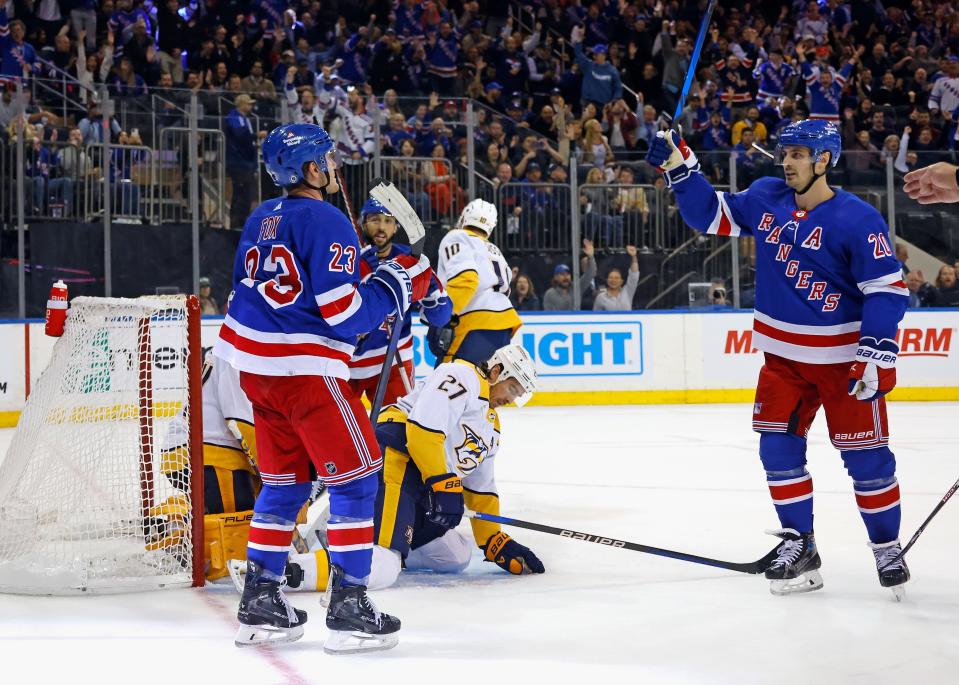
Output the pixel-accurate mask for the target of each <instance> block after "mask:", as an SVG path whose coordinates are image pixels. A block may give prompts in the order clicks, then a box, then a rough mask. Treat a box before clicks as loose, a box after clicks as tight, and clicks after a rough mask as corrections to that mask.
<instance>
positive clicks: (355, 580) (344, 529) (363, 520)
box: [326, 473, 379, 585]
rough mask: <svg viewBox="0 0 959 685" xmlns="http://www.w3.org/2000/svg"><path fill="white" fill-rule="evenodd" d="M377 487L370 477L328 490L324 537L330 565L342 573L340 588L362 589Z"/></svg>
mask: <svg viewBox="0 0 959 685" xmlns="http://www.w3.org/2000/svg"><path fill="white" fill-rule="evenodd" d="M378 487H379V480H378V474H376V473H372V474H370V475H368V476H364V477H363V478H359V479H357V480H354V481H350V482H349V483H344V484H342V485H333V486H331V487H330V520H329V523H328V524H327V528H326V534H327V539H328V540H329V552H330V562H331V563H333V564H336V565H337V566H339V567H340V568H341V569H343V573H344V584H346V585H366V584H367V581H368V580H369V576H370V564H371V563H372V559H373V505H374V502H375V498H376V490H377V488H378Z"/></svg>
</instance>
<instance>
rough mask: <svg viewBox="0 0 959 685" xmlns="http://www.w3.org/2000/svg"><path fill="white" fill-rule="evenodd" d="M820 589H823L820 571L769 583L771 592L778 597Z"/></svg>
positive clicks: (807, 572)
mask: <svg viewBox="0 0 959 685" xmlns="http://www.w3.org/2000/svg"><path fill="white" fill-rule="evenodd" d="M819 589H822V575H820V573H819V571H818V570H817V571H806V572H805V573H803V574H801V575H799V576H797V577H795V578H789V579H786V580H771V581H769V591H770V592H771V593H773V594H774V595H776V596H777V597H785V596H786V595H798V594H801V593H803V592H812V591H814V590H819Z"/></svg>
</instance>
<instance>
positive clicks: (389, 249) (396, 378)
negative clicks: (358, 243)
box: [350, 197, 453, 406]
mask: <svg viewBox="0 0 959 685" xmlns="http://www.w3.org/2000/svg"><path fill="white" fill-rule="evenodd" d="M360 225H361V226H362V228H363V232H364V233H365V234H366V239H367V241H368V243H369V244H368V245H367V246H366V247H364V248H363V250H362V252H361V253H360V277H361V278H362V279H364V280H365V279H366V278H369V277H370V276H371V275H372V274H373V273H375V271H376V269H377V267H379V265H380V262H381V261H383V260H387V259H392V258H394V257H396V256H398V255H408V254H410V248H409V246H408V245H403V244H401V243H397V242H395V241H394V240H393V239H394V237H395V236H396V230H397V228H399V224H397V222H396V217H394V216H393V215H392V214H390V211H389V209H387V208H386V207H385V206H384V205H382V204H380V203H379V202H377V201H376V200H375V199H374V198H372V197H371V198H369V199H368V200H367V201H366V203H365V204H364V205H363V209H362V210H361V211H360ZM419 311H420V317H421V318H422V319H424V320H425V322H426V323H428V324H429V325H431V326H438V327H442V326H445V325H446V324H447V323H448V322H449V320H450V315H451V314H452V313H453V304H452V302H451V301H450V299H449V297H447V296H446V292H445V291H444V290H443V286H442V285H441V284H440V282H439V279H435V280H434V282H433V283H432V284H431V286H430V292H429V294H428V295H427V296H426V297H424V298H423V299H422V300H420V302H419ZM411 322H412V317H407V318H406V320H405V321H404V322H403V331H402V333H401V335H400V342H399V346H398V347H397V349H396V356H395V357H394V358H393V366H392V368H391V369H390V375H389V377H388V382H387V385H386V394H385V395H384V397H383V406H387V405H390V404H393V403H394V402H396V400H397V399H398V398H400V397H402V396H403V395H405V394H407V393H408V392H409V391H410V390H412V389H413V386H412V383H413V336H412V333H411ZM392 325H393V318H391V319H390V320H389V321H385V322H383V323H382V324H381V325H380V326H379V327H377V328H375V329H373V331H371V332H370V334H369V335H367V336H365V337H364V338H363V339H362V340H360V343H359V344H358V345H357V346H356V351H355V352H354V353H353V358H352V359H351V360H350V387H352V389H353V392H354V393H356V395H357V396H362V395H363V394H364V393H366V397H367V399H368V400H370V401H372V400H373V395H374V394H375V392H376V384H377V382H378V381H379V378H380V371H381V370H382V368H383V362H384V360H385V359H386V348H387V347H388V346H389V342H390V339H389V331H390V330H391V328H390V327H391V326H392ZM403 374H405V375H406V380H405V381H404V379H403ZM407 381H408V382H409V383H410V386H409V387H406V385H405V383H406V382H407Z"/></svg>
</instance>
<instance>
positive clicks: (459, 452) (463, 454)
mask: <svg viewBox="0 0 959 685" xmlns="http://www.w3.org/2000/svg"><path fill="white" fill-rule="evenodd" d="M461 425H462V428H463V442H462V443H461V444H460V445H459V446H458V447H457V448H456V465H457V468H458V469H459V471H460V473H462V474H463V475H466V474H468V473H471V472H472V471H474V470H475V469H476V467H477V466H479V465H480V464H482V463H483V460H484V459H486V455H487V454H489V447H487V445H486V443H485V442H483V438H481V437H480V436H479V435H478V434H477V433H476V431H474V430H473V429H472V428H470V427H469V426H467V425H466V424H461Z"/></svg>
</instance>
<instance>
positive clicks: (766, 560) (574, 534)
mask: <svg viewBox="0 0 959 685" xmlns="http://www.w3.org/2000/svg"><path fill="white" fill-rule="evenodd" d="M466 516H468V517H469V518H474V519H478V520H480V521H489V522H491V523H499V524H502V525H504V526H515V527H516V528H525V529H527V530H535V531H538V532H540V533H549V534H550V535H558V536H560V537H561V538H570V539H572V540H582V541H583V542H594V543H596V544H597V545H606V546H607V547H616V548H619V549H628V550H632V551H633V552H642V553H643V554H654V555H656V556H658V557H667V558H669V559H676V560H677V561H688V562H691V563H693V564H702V565H704V566H713V567H715V568H722V569H726V570H727V571H738V572H739V573H749V574H752V575H755V574H757V573H763V572H765V571H766V569H767V568H769V565H770V563H771V562H772V560H773V559H775V558H776V556H777V554H776V549H777V548H778V547H779V545H777V546H776V547H774V548H773V550H772V551H771V552H769V553H768V554H767V555H765V556H764V557H762V558H761V559H757V560H756V561H752V562H748V563H744V564H739V563H736V562H733V561H722V560H720V559H710V558H709V557H701V556H697V555H695V554H687V553H686V552H674V551H673V550H669V549H662V548H660V547H650V546H649V545H641V544H639V543H638V542H627V541H625V540H617V539H616V538H610V537H605V536H602V535H593V534H591V533H580V532H579V531H575V530H569V529H567V528H557V527H555V526H547V525H544V524H542V523H530V522H529V521H521V520H520V519H513V518H507V517H505V516H495V515H493V514H483V513H480V512H478V511H470V510H467V511H466Z"/></svg>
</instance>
